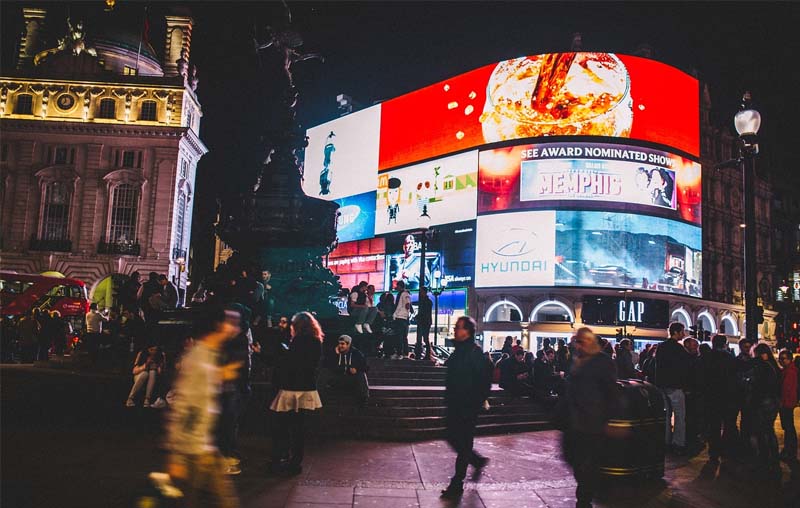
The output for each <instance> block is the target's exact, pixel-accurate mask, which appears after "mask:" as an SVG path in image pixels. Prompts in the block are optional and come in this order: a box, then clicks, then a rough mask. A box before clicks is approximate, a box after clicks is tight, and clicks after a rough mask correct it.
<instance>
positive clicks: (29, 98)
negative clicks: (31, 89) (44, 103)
mask: <svg viewBox="0 0 800 508" xmlns="http://www.w3.org/2000/svg"><path fill="white" fill-rule="evenodd" d="M14 114H15V115H32V114H33V95H31V94H28V93H23V94H20V95H17V105H16V106H15V107H14Z"/></svg>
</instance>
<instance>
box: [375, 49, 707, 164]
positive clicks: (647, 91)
mask: <svg viewBox="0 0 800 508" xmlns="http://www.w3.org/2000/svg"><path fill="white" fill-rule="evenodd" d="M381 107H382V110H381V122H380V150H379V157H378V169H379V170H385V169H389V168H393V167H397V166H401V165H404V164H408V163H411V162H416V161H420V160H423V159H428V158H431V157H436V156H441V155H444V154H447V153H451V152H455V151H459V150H464V149H468V148H472V147H476V146H480V145H484V144H487V143H494V142H499V141H506V140H513V139H522V138H529V137H539V136H568V135H575V136H610V137H621V138H631V139H637V140H642V141H648V142H653V143H659V144H663V145H668V146H670V147H674V148H676V149H678V150H682V151H685V152H687V153H689V154H691V155H694V156H697V155H699V153H700V147H699V143H700V121H699V111H700V104H699V86H698V82H697V80H696V79H695V78H693V77H692V76H689V75H688V74H685V73H683V72H681V71H679V70H678V69H675V68H674V67H671V66H669V65H666V64H663V63H660V62H656V61H653V60H648V59H645V58H639V57H634V56H626V55H616V54H611V53H552V54H545V55H535V56H528V57H522V58H516V59H513V60H506V61H503V62H500V63H498V64H491V65H487V66H484V67H481V68H479V69H476V70H473V71H470V72H467V73H465V74H461V75H459V76H456V77H454V78H451V79H448V80H445V81H442V82H439V83H436V84H434V85H431V86H428V87H425V88H422V89H420V90H417V91H415V92H411V93H409V94H406V95H403V96H400V97H398V98H396V99H392V100H389V101H387V102H384V103H383V104H382V106H381Z"/></svg>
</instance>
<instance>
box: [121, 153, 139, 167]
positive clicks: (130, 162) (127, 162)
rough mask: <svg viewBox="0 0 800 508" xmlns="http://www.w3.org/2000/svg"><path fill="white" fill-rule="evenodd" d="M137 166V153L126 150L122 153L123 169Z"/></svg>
mask: <svg viewBox="0 0 800 508" xmlns="http://www.w3.org/2000/svg"><path fill="white" fill-rule="evenodd" d="M134 164H136V152H132V151H130V150H125V151H123V152H122V167H123V168H132V167H133V166H134Z"/></svg>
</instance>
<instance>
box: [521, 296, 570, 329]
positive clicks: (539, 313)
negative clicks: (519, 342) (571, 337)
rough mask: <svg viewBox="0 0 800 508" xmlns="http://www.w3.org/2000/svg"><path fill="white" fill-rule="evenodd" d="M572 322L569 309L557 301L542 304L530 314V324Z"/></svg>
mask: <svg viewBox="0 0 800 508" xmlns="http://www.w3.org/2000/svg"><path fill="white" fill-rule="evenodd" d="M574 320H575V319H574V318H573V314H572V312H571V311H570V310H569V307H567V306H566V305H565V304H563V303H561V302H559V301H557V300H550V301H547V302H542V303H540V304H539V305H537V306H536V308H535V309H533V312H532V313H531V321H532V322H539V323H541V322H554V323H571V322H573V321H574Z"/></svg>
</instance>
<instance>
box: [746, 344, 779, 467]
mask: <svg viewBox="0 0 800 508" xmlns="http://www.w3.org/2000/svg"><path fill="white" fill-rule="evenodd" d="M752 354H753V358H754V359H755V361H754V362H753V378H752V397H751V399H750V400H751V411H752V414H753V418H754V420H755V421H754V427H755V428H754V431H755V432H754V434H755V438H756V446H757V449H758V457H759V459H760V460H761V461H762V462H763V464H764V465H765V466H767V467H769V468H773V469H774V468H777V467H779V464H778V438H777V437H776V436H775V418H776V417H777V416H778V408H779V406H780V389H781V385H780V369H779V368H778V363H777V362H776V361H775V357H774V356H773V354H772V350H771V349H770V347H769V345H768V344H766V343H763V342H761V343H759V344H758V345H757V346H756V347H755V348H753V351H752Z"/></svg>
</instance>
